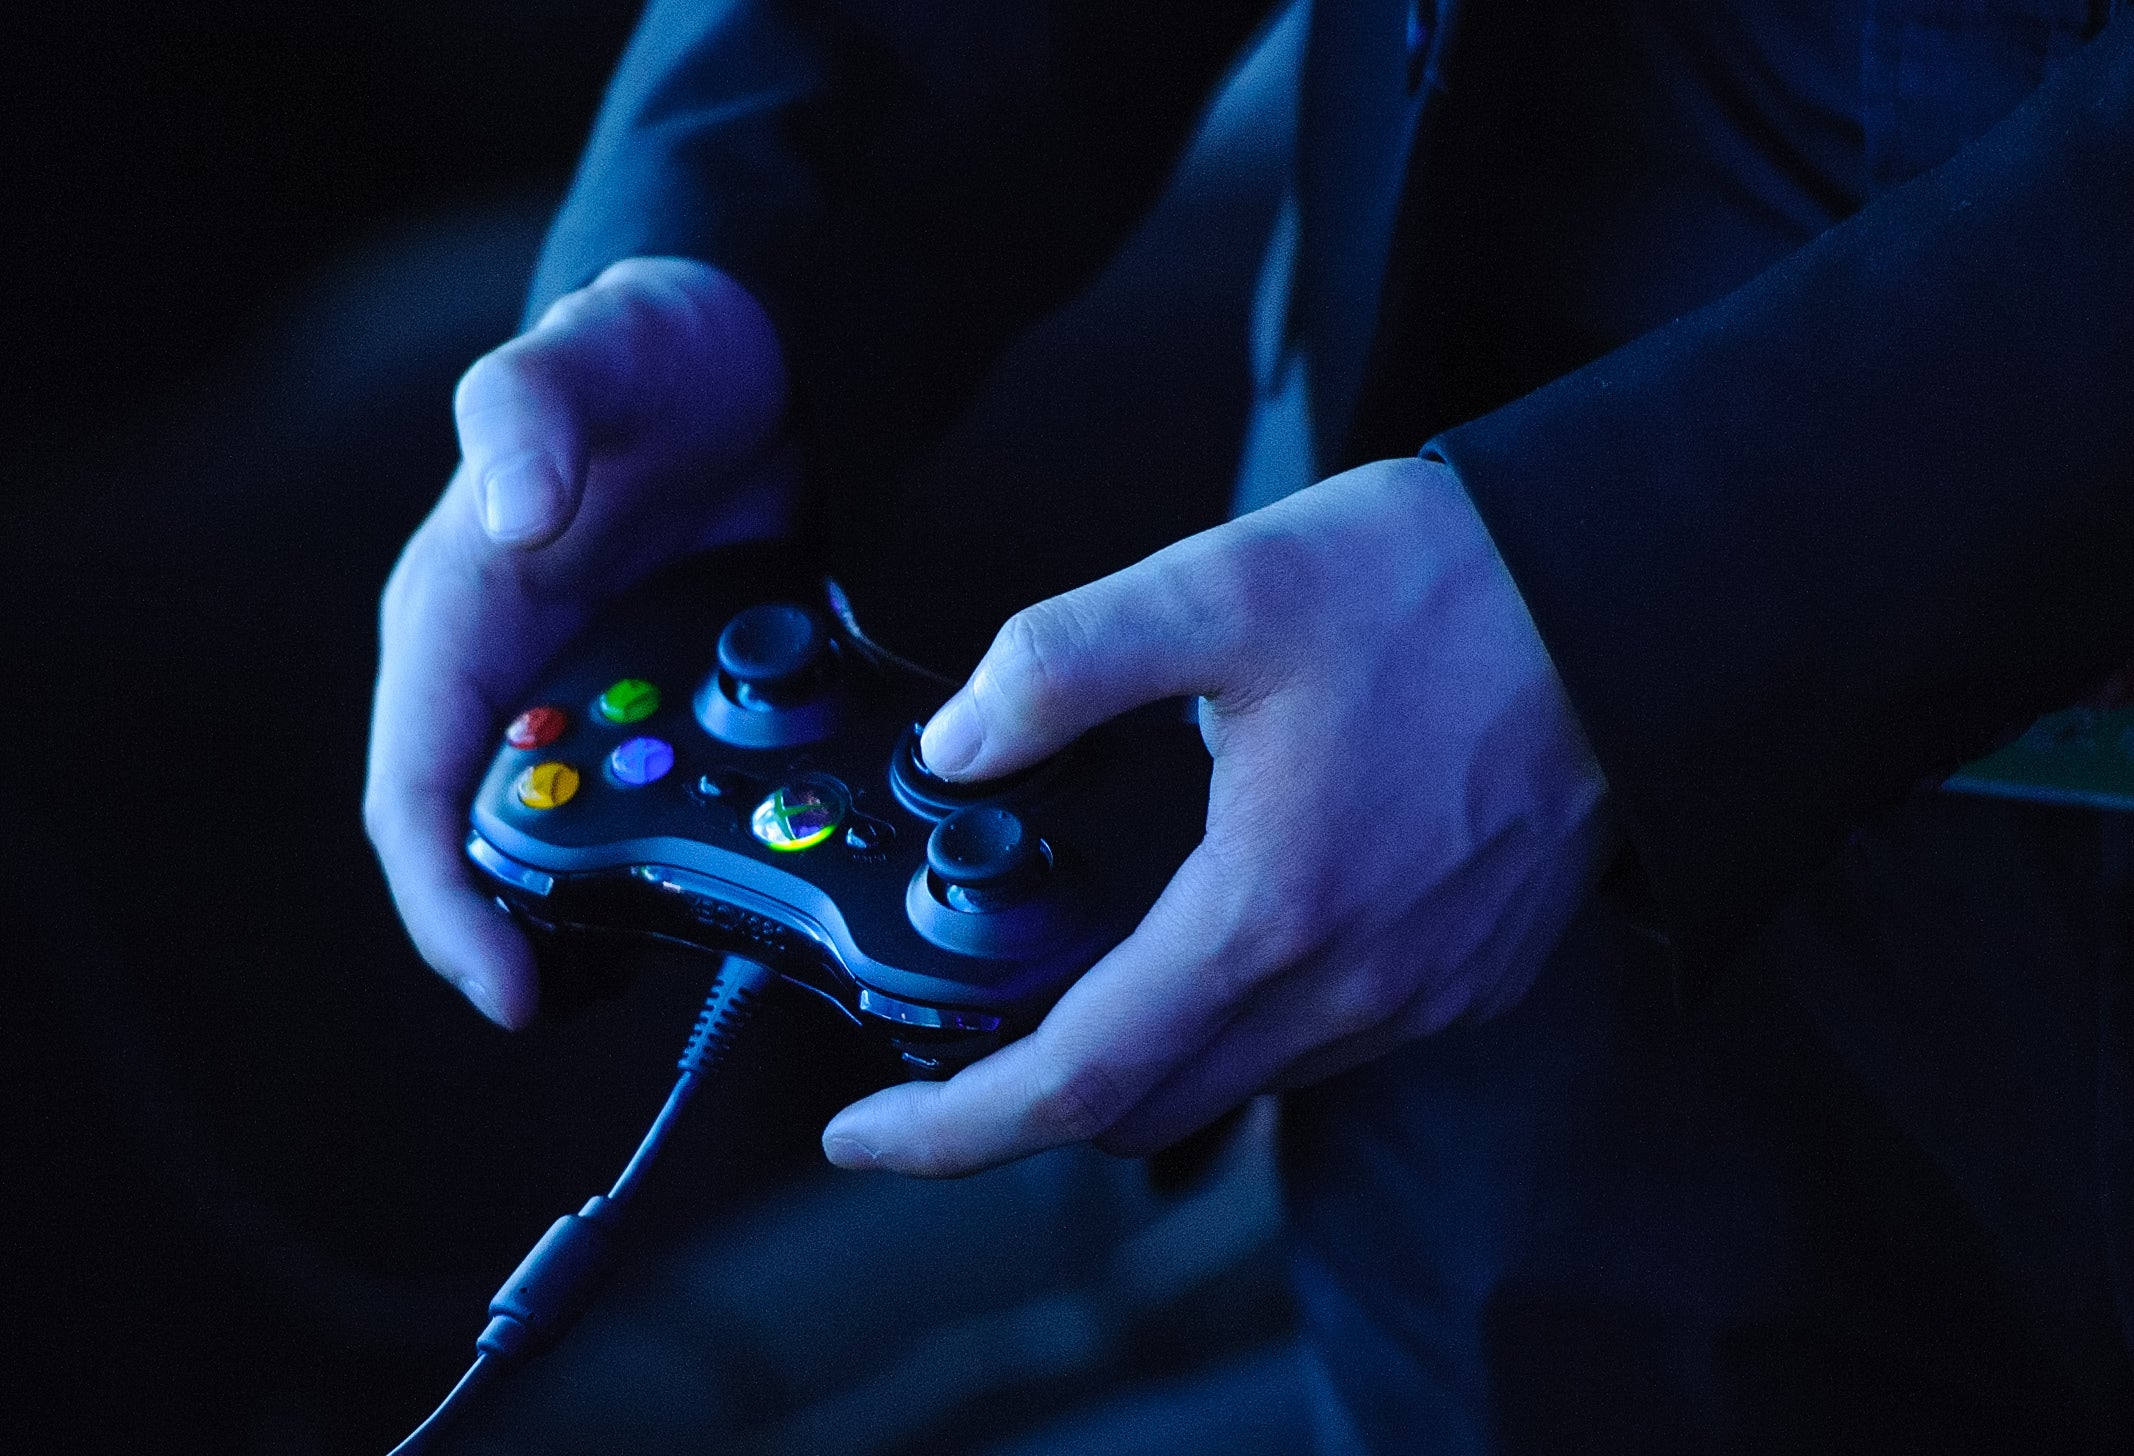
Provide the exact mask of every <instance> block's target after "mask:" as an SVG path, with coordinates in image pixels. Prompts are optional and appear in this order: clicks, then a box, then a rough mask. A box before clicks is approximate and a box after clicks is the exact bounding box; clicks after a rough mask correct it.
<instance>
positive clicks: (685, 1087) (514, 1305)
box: [391, 956, 776, 1456]
mask: <svg viewBox="0 0 2134 1456" xmlns="http://www.w3.org/2000/svg"><path fill="white" fill-rule="evenodd" d="M774 979H776V977H775V976H774V975H773V974H772V972H771V971H769V970H768V969H766V968H765V967H763V966H759V965H757V964H756V963H755V962H754V961H749V960H743V959H742V958H741V957H739V956H728V957H726V959H725V960H724V961H723V962H722V963H721V964H720V966H719V972H718V974H717V975H716V976H715V977H713V978H712V982H711V990H710V992H709V993H707V994H706V995H705V997H704V1009H703V1010H701V1011H699V1012H698V1013H697V1020H696V1027H695V1029H694V1030H692V1031H691V1032H690V1034H689V1044H688V1046H686V1047H685V1048H683V1050H682V1057H681V1061H680V1062H679V1063H678V1065H679V1067H680V1068H681V1076H679V1077H677V1078H676V1079H675V1082H674V1090H673V1091H671V1092H669V1093H668V1094H667V1101H666V1105H665V1106H663V1107H661V1108H660V1110H659V1116H657V1117H655V1118H653V1119H652V1126H651V1127H649V1128H648V1129H646V1131H645V1136H644V1139H643V1141H641V1142H639V1143H638V1145H637V1151H636V1152H635V1153H633V1154H632V1155H631V1157H630V1161H629V1163H628V1165H627V1166H625V1167H624V1168H623V1170H622V1176H621V1177H619V1178H617V1179H616V1180H615V1186H614V1187H613V1188H611V1189H609V1190H608V1193H607V1195H606V1196H605V1197H602V1198H592V1199H588V1200H587V1201H586V1205H585V1207H583V1208H581V1209H579V1210H578V1211H577V1212H576V1213H568V1214H565V1215H564V1216H563V1217H562V1218H559V1219H557V1220H556V1221H555V1222H554V1223H553V1224H551V1225H549V1229H548V1232H547V1233H545V1234H543V1235H542V1236H541V1242H539V1243H538V1244H535V1245H534V1246H533V1249H532V1251H531V1252H529V1253H528V1254H527V1256H526V1257H525V1258H524V1259H522V1260H521V1261H520V1262H519V1267H518V1268H517V1269H515V1270H513V1271H512V1275H511V1277H510V1278H509V1279H506V1280H505V1281H504V1287H503V1288H501V1289H499V1290H498V1291H497V1292H496V1298H494V1299H492V1300H490V1301H489V1325H488V1327H487V1328H486V1329H484V1330H483V1331H482V1335H481V1338H480V1339H479V1340H477V1341H476V1342H475V1348H476V1349H477V1350H478V1351H479V1352H480V1353H478V1354H477V1355H476V1356H475V1357H474V1363H473V1364H472V1365H470V1366H469V1367H468V1368H467V1373H466V1374H465V1375H462V1376H461V1377H460V1378H459V1384H457V1385H455V1386H453V1387H452V1390H451V1392H450V1393H449V1394H448V1395H446V1396H445V1398H444V1399H443V1400H442V1401H441V1402H439V1403H438V1406H437V1409H436V1410H434V1411H432V1412H430V1417H429V1419H428V1420H426V1421H424V1422H423V1423H422V1424H421V1425H419V1426H417V1427H416V1428H415V1429H414V1430H413V1431H412V1432H410V1433H409V1435H408V1438H407V1439H406V1440H405V1441H402V1442H401V1443H400V1444H399V1445H397V1446H395V1447H394V1448H393V1449H392V1452H391V1456H425V1453H427V1452H429V1451H431V1450H433V1449H435V1445H436V1442H437V1440H438V1438H439V1437H440V1436H441V1435H442V1434H443V1432H444V1430H445V1428H446V1427H447V1426H449V1425H451V1424H452V1423H453V1422H454V1421H455V1420H457V1419H458V1418H459V1416H460V1415H461V1414H463V1413H464V1412H465V1410H466V1408H467V1406H468V1405H469V1404H470V1403H471V1402H472V1401H473V1400H474V1398H475V1396H476V1395H478V1394H479V1393H480V1392H481V1391H483V1390H486V1389H487V1388H488V1387H490V1386H491V1385H494V1384H495V1383H496V1379H497V1377H498V1376H499V1375H501V1374H502V1373H503V1372H504V1371H506V1370H508V1369H509V1368H510V1367H511V1366H513V1365H516V1364H517V1363H518V1362H519V1361H521V1360H526V1359H530V1358H532V1357H533V1356H535V1355H537V1354H539V1353H540V1352H541V1351H543V1350H546V1349H547V1348H548V1347H549V1346H551V1345H553V1344H554V1343H555V1342H556V1341H557V1340H559V1339H561V1338H562V1336H563V1332H564V1331H565V1330H567V1329H569V1328H570V1327H571V1325H572V1324H574V1323H575V1322H576V1321H577V1318H578V1315H579V1314H580V1312H581V1311H583V1310H584V1308H585V1307H586V1305H587V1304H588V1303H590V1302H591V1299H592V1294H593V1291H594V1289H595V1288H597V1287H598V1285H599V1283H600V1279H601V1276H602V1275H604V1274H606V1273H607V1269H608V1265H609V1264H610V1263H611V1262H612V1261H613V1258H614V1253H615V1238H616V1233H617V1231H618V1229H619V1228H620V1226H621V1223H622V1215H623V1212H624V1210H625V1209H626V1208H627V1207H628V1205H629V1203H630V1201H631V1200H632V1199H634V1198H635V1197H636V1196H637V1191H638V1189H639V1188H640V1187H641V1186H642V1185H643V1183H644V1180H645V1175H646V1173H647V1172H648V1171H649V1170H650V1169H651V1167H652V1163H653V1160H654V1159H656V1158H657V1157H658V1156H659V1153H660V1149H661V1148H662V1147H664V1146H665V1145H666V1142H667V1138H668V1135H669V1134H670V1133H672V1132H673V1131H674V1125H675V1124H676V1123H677V1122H679V1121H680V1120H681V1116H682V1112H683V1110H684V1109H685V1108H687V1107H688V1106H689V1100H690V1098H692V1097H693V1096H695V1095H696V1090H697V1088H698V1087H699V1086H701V1085H702V1084H703V1082H704V1079H705V1078H706V1077H707V1076H709V1075H710V1074H711V1073H713V1072H715V1071H717V1070H718V1069H719V1067H720V1066H721V1065H722V1064H723V1063H724V1062H725V1060H726V1055H727V1053H728V1052H730V1051H731V1050H732V1049H733V1044H734V1040H735V1038H736V1037H737V1036H738V1035H739V1033H740V1031H741V1028H742V1027H743V1026H745V1025H746V1024H747V1023H748V1020H749V1018H750V1017H751V1016H752V1015H754V1013H755V1010H756V1003H757V1001H758V1000H759V999H761V997H762V995H763V993H764V991H765V990H766V989H768V988H769V986H770V984H771V982H772V981H773V980H774Z"/></svg>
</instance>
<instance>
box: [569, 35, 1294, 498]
mask: <svg viewBox="0 0 2134 1456" xmlns="http://www.w3.org/2000/svg"><path fill="white" fill-rule="evenodd" d="M1266 9H1267V5H1266V3H1265V0H1195V3H1180V4H1158V5H1151V4H1147V3H1145V0H1014V3H1001V0H939V3H930V4H881V3H878V0H867V3H861V0H785V3H776V0H733V3H719V0H653V4H652V5H651V6H650V7H649V9H648V10H647V12H646V15H645V17H644V19H643V20H642V22H641V23H640V25H639V28H638V31H637V34H636V35H635V36H634V37H633V39H632V41H631V43H630V46H629V49H628V51H627V52H626V53H625V55H624V58H623V61H622V64H621V67H620V69H619V70H618V72H617V74H616V76H615V79H614V81H613V83H612V86H611V89H610V92H609V95H608V98H607V101H606V104H605V106H604V107H603V109H602V112H601V115H600V119H599V121H598V122H597V123H596V126H595V130H594V134H593V138H592V140H591V142H590V144H589V146H588V148H587V151H586V154H585V157H584V160H583V161H582V163H581V165H580V168H579V172H578V176H577V179H576V181H575V183H574V184H573V186H572V188H571V192H570V195H569V197H568V198H567V199H566V201H565V202H564V205H563V208H562V211H561V213H560V214H559V215H558V217H557V219H556V222H555V225H554V229H553V231H552V233H551V235H550V237H549V239H548V243H547V246H546V248H545V249H544V251H543V253H542V256H541V260H540V264H539V266H538V269H537V272H536V276H535V281H534V285H533V289H532V294H531V297H530V299H529V301H528V304H527V317H528V318H529V320H530V319H532V318H534V317H537V316H538V315H539V313H540V312H541V311H542V310H543V309H545V308H546V307H547V306H548V304H549V303H550V302H552V301H553V300H554V299H555V298H556V297H557V296H559V295H560V294H562V293H565V292H568V291H569V290H571V289H573V288H576V287H579V286H581V285H582V284H584V283H586V282H588V281H590V280H591V279H592V278H593V277H594V276H595V275H596V274H597V273H598V272H599V271H600V270H601V269H602V268H603V267H605V266H606V265H607V264H609V263H612V262H614V261H615V260H617V259H619V258H625V257H629V256H632V255H635V254H678V255H682V256H688V257H695V258H701V259H705V260H707V261H709V262H713V263H716V264H718V265H719V266H721V267H723V268H725V269H727V270H728V271H729V272H731V273H733V274H734V275H735V276H737V277H738V278H739V279H740V280H741V281H742V282H743V283H744V284H745V285H746V286H747V287H748V288H749V289H750V290H751V291H752V292H753V293H754V294H755V295H756V297H757V298H758V299H759V300H760V301H761V302H762V303H763V304H764V306H765V307H766V309H767V310H768V311H769V313H770V314H771V316H772V319H773V321H774V322H775V324H776V325H777V328H778V331H779V335H780V338H781V341H782V342H783V344H784V346H785V350H786V354H787V358H788V362H789V364H790V365H791V367H792V369H793V373H794V377H795V380H796V382H797V384H798V387H799V390H800V395H801V398H802V399H803V401H804V402H806V404H807V406H808V409H809V413H810V432H811V434H827V435H829V436H831V437H832V438H831V439H830V440H828V441H822V440H811V441H810V442H809V443H810V446H811V448H814V447H816V446H818V445H835V446H842V447H843V448H844V451H845V453H846V454H848V455H850V456H851V457H853V458H856V459H862V460H867V461H872V462H874V463H875V464H876V467H877V468H881V467H885V466H888V465H891V464H894V463H896V462H898V461H899V460H900V459H901V458H904V457H907V456H909V455H910V454H911V453H913V452H914V451H915V450H916V449H917V448H918V447H919V445H920V444H922V443H923V442H924V441H926V440H927V439H929V438H931V436H932V434H933V433H934V432H936V431H937V430H938V429H939V428H941V426H942V425H943V424H944V423H945V422H946V421H947V420H948V419H950V418H952V417H953V415H954V412H955V410H956V409H957V407H958V406H959V405H960V404H961V403H962V402H963V401H964V400H965V399H966V398H967V396H968V395H969V393H970V392H971V391H972V390H973V389H974V388H975V387H976V385H977V383H978V381H979V379H980V378H981V377H982V375H983V372H984V370H985V369H986V367H987V366H988V365H989V364H990V363H991V361H992V359H993V358H994V357H995V356H996V355H997V354H998V352H999V351H1000V349H1001V348H1002V346H1003V345H1004V344H1005V343H1006V341H1007V340H1008V339H1010V338H1012V336H1013V335H1014V334H1015V332H1016V331H1017V330H1019V329H1021V328H1022V327H1024V326H1026V325H1028V324H1030V323H1032V322H1034V321H1035V320H1036V319H1037V318H1039V317H1041V316H1043V315H1044V314H1045V313H1046V312H1048V311H1049V310H1050V309H1052V308H1053V307H1055V306H1056V305H1058V304H1059V303H1061V302H1064V301H1065V300H1066V299H1067V298H1068V297H1070V296H1071V295H1072V294H1073V293H1074V291H1075V290H1076V288H1077V286H1078V285H1080V284H1081V283H1082V282H1083V281H1085V280H1086V279H1087V278H1089V277H1090V276H1091V275H1092V274H1093V273H1094V272H1095V271H1096V270H1097V268H1098V267H1099V266H1100V265H1101V264H1102V262H1103V261H1104V260H1105V259H1106V258H1107V257H1108V256H1109V254H1110V253H1111V252H1112V250H1113V249H1114V248H1115V247H1116V246H1117V245H1118V243H1119V242H1120V241H1121V240H1122V239H1123V238H1124V236H1125V234H1126V232H1127V231H1128V230H1129V229H1130V228H1131V226H1132V225H1133V223H1134V222H1135V220H1136V219H1137V218H1138V217H1139V215H1140V214H1141V212H1142V211H1143V209H1144V208H1145V207H1146V206H1147V205H1148V203H1149V202H1150V201H1151V200H1152V199H1153V197H1154V195H1155V193H1156V190H1157V189H1158V187H1159V186H1160V185H1161V183H1162V181H1163V179H1164V177H1165V175H1166V174H1167V172H1168V170H1169V168H1170V166H1171V164H1172V162H1173V161H1174V160H1175V158H1176V156H1177V154H1178V152H1179V151H1180V149H1181V147H1182V145H1183V143H1184V141H1185V139H1186V137H1187V134H1188V131H1189V129H1190V127H1191V125H1192V123H1193V122H1194V121H1195V120H1196V119H1197V117H1198V116H1199V114H1200V111H1201V109H1202V107H1203V106H1204V105H1205V103H1206V101H1207V99H1208V97H1209V94H1210V92H1211V91H1212V89H1213V87H1214V84H1215V82H1216V81H1217V80H1218V79H1219V78H1220V76H1221V74H1222V71H1223V69H1224V67H1225V65H1226V64H1227V63H1228V62H1229V61H1230V60H1231V59H1232V58H1233V57H1234V56H1235V55H1236V54H1237V52H1238V51H1239V50H1240V49H1241V47H1242V45H1243V43H1244V41H1245V40H1246V39H1247V37H1248V36H1249V34H1250V32H1251V30H1252V28H1253V26H1254V24H1255V23H1256V22H1257V21H1258V20H1259V19H1260V18H1261V17H1262V15H1263V13H1264V12H1265V10H1266Z"/></svg>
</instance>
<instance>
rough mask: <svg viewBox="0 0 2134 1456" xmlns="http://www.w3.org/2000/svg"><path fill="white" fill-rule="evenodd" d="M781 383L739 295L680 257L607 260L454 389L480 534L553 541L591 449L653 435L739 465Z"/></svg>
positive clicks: (573, 504)
mask: <svg viewBox="0 0 2134 1456" xmlns="http://www.w3.org/2000/svg"><path fill="white" fill-rule="evenodd" d="M784 385H785V375H784V368H783V363H782V360H781V358H780V356H779V351H778V345H777V340H776V336H775V334H774V333H773V332H772V330H771V326H770V323H769V320H768V319H767V318H765V316H764V314H763V311H762V309H761V307H760V306H759V305H758V304H757V303H756V301H755V300H754V299H753V298H752V297H750V295H749V294H748V293H747V291H746V290H744V289H743V288H742V287H741V286H740V285H739V284H737V283H735V282H734V281H733V280H732V279H730V278H728V277H727V276H726V275H725V274H723V273H721V272H719V271H718V270H717V269H715V268H713V267H711V266H710V265H708V264H705V263H699V262H696V261H694V260H691V259H686V258H628V259H625V260H623V261H622V262H620V263H616V264H614V265H613V266H611V267H609V268H608V269H607V270H606V271H605V272H603V273H602V274H601V275H600V276H599V277H598V278H596V279H594V280H593V282H592V283H590V284H588V285H587V286H586V287H584V288H581V289H579V290H578V291H577V292H575V293H568V294H565V295H564V296H563V297H562V298H559V299H557V300H556V302H555V303H554V304H553V305H551V306H550V307H549V309H548V311H547V312H546V313H545V314H543V315H542V317H541V320H540V322H539V323H537V324H535V325H534V327H533V328H531V329H529V330H528V331H527V332H525V333H524V334H521V335H520V336H519V337H518V338H516V339H513V340H512V341H511V342H510V343H508V344H505V345H503V346H502V347H501V348H498V349H496V350H493V351H492V352H490V353H488V354H486V355H484V356H483V357H482V358H481V359H479V360H477V361H475V364H474V366H473V367H472V368H470V369H469V370H468V371H467V372H466V374H465V375H464V376H463V377H462V378H461V379H460V382H459V389H458V391H457V393H456V394H455V395H454V397H453V402H452V407H453V414H454V417H455V420H456V423H457V425H458V429H459V444H460V454H461V456H462V458H463V459H464V460H465V462H466V467H467V474H468V477H469V479H470V480H471V481H472V483H473V487H474V497H475V501H476V503H477V505H478V506H479V508H480V516H481V522H482V528H483V530H484V531H485V532H486V533H487V534H488V536H489V538H490V539H491V540H492V541H495V542H497V543H498V544H500V545H507V546H516V547H522V548H523V547H535V546H541V545H545V544H547V543H548V542H550V541H553V540H555V539H556V538H557V537H558V536H560V535H562V534H563V532H564V531H565V530H567V529H568V528H569V526H570V524H571V521H572V520H573V519H574V518H575V517H576V515H577V513H578V506H579V502H580V501H581V499H582V498H583V496H584V493H585V481H586V473H587V463H588V459H589V457H590V455H591V453H592V451H593V450H595V449H596V448H602V447H608V446H613V447H616V448H618V449H621V450H625V451H627V450H630V449H631V448H632V447H633V446H635V445H636V444H637V443H638V441H639V438H640V437H643V436H645V435H647V434H649V433H652V431H653V429H654V427H656V428H657V430H658V431H659V432H662V433H663V434H664V435H665V436H666V440H665V443H666V445H667V446H668V448H669V449H670V450H671V451H674V452H676V453H679V452H682V451H687V450H698V451H705V452H708V453H710V454H713V455H729V456H732V455H739V454H742V453H744V452H746V451H747V450H749V449H752V448H753V447H754V446H755V445H756V443H757V442H759V441H760V440H761V439H763V438H764V437H765V436H766V435H768V433H769V432H770V430H771V429H772V428H773V426H774V425H775V424H776V422H777V418H778V415H779V412H780V410H781V409H782V406H783V400H784ZM698 394H702V395H704V396H705V398H704V399H702V400H700V399H698V398H697V397H696V396H697V395H698ZM722 445H723V446H725V447H726V448H724V449H721V448H720V447H721V446H722Z"/></svg>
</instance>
